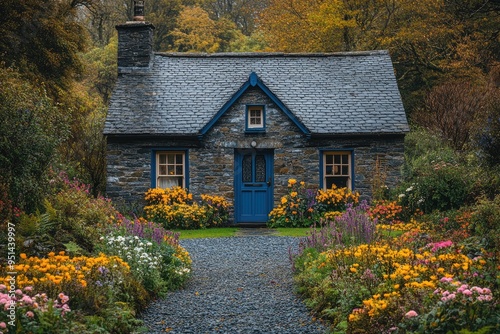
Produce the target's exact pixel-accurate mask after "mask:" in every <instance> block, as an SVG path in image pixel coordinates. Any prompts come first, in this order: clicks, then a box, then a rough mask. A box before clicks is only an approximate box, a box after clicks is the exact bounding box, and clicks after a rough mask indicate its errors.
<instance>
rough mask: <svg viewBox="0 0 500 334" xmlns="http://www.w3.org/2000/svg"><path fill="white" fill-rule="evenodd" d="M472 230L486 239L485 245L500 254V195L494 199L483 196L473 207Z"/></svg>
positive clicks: (474, 233)
mask: <svg viewBox="0 0 500 334" xmlns="http://www.w3.org/2000/svg"><path fill="white" fill-rule="evenodd" d="M470 231H471V233H472V234H473V235H476V236H479V237H480V238H482V239H483V240H484V241H485V246H486V247H487V248H489V249H491V250H494V251H496V252H497V254H500V195H497V196H496V197H495V198H494V199H493V200H492V201H490V200H488V199H486V198H482V199H481V200H479V202H478V203H477V205H476V206H475V207H474V208H473V212H472V216H471V225H470Z"/></svg>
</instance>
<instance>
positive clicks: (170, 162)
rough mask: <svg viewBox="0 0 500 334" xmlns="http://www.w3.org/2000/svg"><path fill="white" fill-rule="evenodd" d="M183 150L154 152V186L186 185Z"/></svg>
mask: <svg viewBox="0 0 500 334" xmlns="http://www.w3.org/2000/svg"><path fill="white" fill-rule="evenodd" d="M185 167H186V155H185V153H184V152H156V188H171V187H174V186H179V187H183V188H185V187H186V177H185V176H186V175H185V174H186V173H185V170H186V168H185Z"/></svg>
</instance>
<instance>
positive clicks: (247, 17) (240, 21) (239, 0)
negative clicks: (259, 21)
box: [201, 0, 269, 36]
mask: <svg viewBox="0 0 500 334" xmlns="http://www.w3.org/2000/svg"><path fill="white" fill-rule="evenodd" d="M268 3H269V0H204V1H202V3H201V7H202V8H203V9H205V10H206V11H207V12H208V13H209V15H210V18H211V19H213V20H216V21H218V20H221V19H227V20H229V21H231V22H233V23H234V24H235V25H236V27H237V28H238V30H240V31H241V32H242V33H243V34H244V35H246V36H250V35H252V33H253V32H254V31H255V24H256V18H257V16H258V15H259V13H260V12H261V11H262V10H263V9H264V8H266V7H267V5H268Z"/></svg>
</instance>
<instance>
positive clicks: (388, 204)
mask: <svg viewBox="0 0 500 334" xmlns="http://www.w3.org/2000/svg"><path fill="white" fill-rule="evenodd" d="M402 210H403V207H402V206H401V205H399V204H397V202H396V201H385V200H382V201H377V202H375V203H373V204H372V206H371V207H370V209H369V211H368V213H369V215H370V217H371V218H372V219H377V221H378V222H379V223H380V224H386V225H391V224H398V223H401V220H400V218H399V214H400V213H401V211H402Z"/></svg>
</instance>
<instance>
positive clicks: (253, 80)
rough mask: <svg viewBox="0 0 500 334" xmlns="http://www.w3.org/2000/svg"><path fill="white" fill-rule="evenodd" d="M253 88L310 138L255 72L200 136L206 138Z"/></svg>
mask: <svg viewBox="0 0 500 334" xmlns="http://www.w3.org/2000/svg"><path fill="white" fill-rule="evenodd" d="M251 87H258V88H260V89H261V90H262V92H263V93H264V94H265V95H266V96H267V97H268V98H269V99H270V100H271V101H272V102H274V104H276V106H277V107H278V108H279V109H280V110H281V111H282V112H283V113H284V114H285V115H286V116H287V117H288V118H289V119H290V120H291V121H292V123H293V124H295V126H297V128H299V129H300V131H301V132H302V133H303V134H305V135H307V136H310V134H311V133H310V131H309V129H307V128H306V127H305V126H304V124H302V123H301V122H300V120H299V119H297V117H295V115H293V113H292V112H291V111H290V110H289V109H288V108H287V107H286V106H285V105H284V104H283V102H281V101H280V100H279V99H278V98H277V97H276V95H274V94H273V93H272V92H271V90H270V89H269V88H267V86H266V85H265V84H264V83H263V82H262V80H260V79H259V77H258V76H257V74H256V73H255V72H252V73H250V76H249V77H248V80H247V81H246V82H245V83H244V84H243V85H242V86H241V87H240V89H238V91H237V92H236V93H235V94H234V95H233V96H232V97H231V99H229V101H227V102H226V103H225V104H224V106H223V107H222V108H221V109H220V110H219V111H218V112H217V114H216V115H215V116H214V117H213V118H212V119H211V120H210V121H209V122H208V123H207V124H206V125H205V126H204V127H203V128H202V129H201V131H200V136H204V135H205V134H206V133H207V132H208V131H209V130H210V129H211V128H212V127H213V126H214V124H215V123H216V122H217V121H218V120H219V118H220V117H222V116H223V115H224V114H225V113H226V112H227V111H228V110H229V109H230V108H231V107H232V106H233V105H234V104H235V103H236V102H237V101H238V99H239V98H240V97H241V96H242V95H243V94H244V93H245V92H247V90H248V89H249V88H251Z"/></svg>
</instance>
